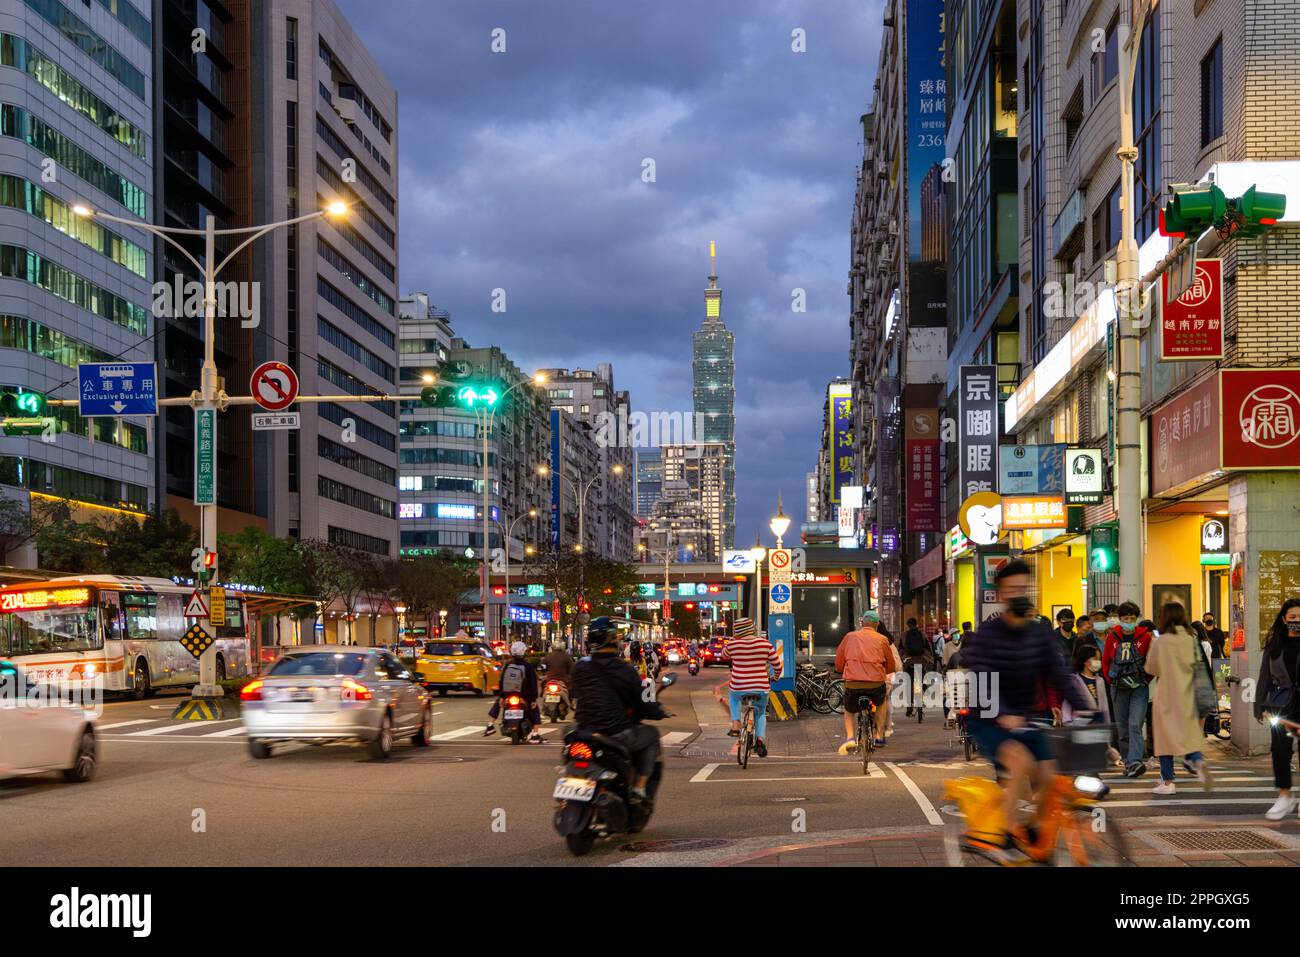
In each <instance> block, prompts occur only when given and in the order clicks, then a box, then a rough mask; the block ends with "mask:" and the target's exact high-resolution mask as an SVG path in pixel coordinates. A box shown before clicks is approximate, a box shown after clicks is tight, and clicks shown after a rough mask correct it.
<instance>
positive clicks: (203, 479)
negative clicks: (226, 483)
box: [194, 409, 217, 505]
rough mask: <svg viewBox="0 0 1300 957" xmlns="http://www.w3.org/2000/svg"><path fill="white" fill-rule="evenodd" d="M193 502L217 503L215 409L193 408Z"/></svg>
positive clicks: (200, 503)
mask: <svg viewBox="0 0 1300 957" xmlns="http://www.w3.org/2000/svg"><path fill="white" fill-rule="evenodd" d="M194 504H195V505H216V504H217V410H216V409H195V410H194Z"/></svg>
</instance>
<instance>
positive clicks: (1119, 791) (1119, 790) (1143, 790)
mask: <svg viewBox="0 0 1300 957" xmlns="http://www.w3.org/2000/svg"><path fill="white" fill-rule="evenodd" d="M1185 787H1187V788H1188V789H1189V790H1191V791H1192V792H1193V793H1196V792H1204V791H1205V789H1204V788H1202V787H1200V786H1199V785H1196V784H1187V785H1185ZM1276 790H1277V788H1275V787H1274V786H1273V785H1271V784H1269V785H1265V786H1262V787H1257V788H1221V787H1218V786H1217V784H1216V786H1215V788H1214V792H1213V793H1215V794H1218V793H1219V792H1220V791H1222V792H1224V793H1225V794H1226V793H1229V792H1233V791H1268V792H1270V793H1271V792H1273V791H1276ZM1110 793H1111V794H1151V788H1111V789H1110ZM1174 793H1175V794H1176V793H1178V792H1176V791H1175V792H1174ZM1206 793H1208V792H1206ZM1153 797H1155V798H1159V797H1160V795H1159V794H1156V795H1153ZM1107 803H1109V802H1107ZM1157 803H1160V802H1157Z"/></svg>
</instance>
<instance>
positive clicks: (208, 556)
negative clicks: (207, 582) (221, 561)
mask: <svg viewBox="0 0 1300 957" xmlns="http://www.w3.org/2000/svg"><path fill="white" fill-rule="evenodd" d="M203 567H204V568H216V567H217V553H216V552H204V553H203Z"/></svg>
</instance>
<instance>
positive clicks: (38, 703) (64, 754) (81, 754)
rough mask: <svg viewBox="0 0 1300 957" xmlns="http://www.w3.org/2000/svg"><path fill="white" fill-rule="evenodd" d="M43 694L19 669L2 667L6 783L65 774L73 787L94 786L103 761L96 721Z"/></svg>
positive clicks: (1, 755) (0, 744)
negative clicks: (82, 783) (81, 783)
mask: <svg viewBox="0 0 1300 957" xmlns="http://www.w3.org/2000/svg"><path fill="white" fill-rule="evenodd" d="M37 692H38V689H36V688H34V686H33V685H32V684H31V682H30V681H29V680H28V678H27V675H26V674H25V673H23V672H22V671H21V670H20V669H19V668H18V667H17V666H16V665H14V664H13V663H12V662H9V661H0V778H8V777H17V776H19V775H26V774H44V773H45V772H47V771H62V772H63V777H64V778H65V779H66V780H68V781H89V780H90V779H91V778H92V777H94V776H95V768H96V765H97V755H98V748H97V747H96V741H95V726H94V724H93V723H92V722H91V719H90V716H89V715H88V714H87V713H86V712H85V711H83V710H81V709H80V708H74V707H70V706H68V705H67V704H63V703H60V702H59V701H58V700H57V699H56V698H55V697H54V696H51V695H48V694H40V693H37Z"/></svg>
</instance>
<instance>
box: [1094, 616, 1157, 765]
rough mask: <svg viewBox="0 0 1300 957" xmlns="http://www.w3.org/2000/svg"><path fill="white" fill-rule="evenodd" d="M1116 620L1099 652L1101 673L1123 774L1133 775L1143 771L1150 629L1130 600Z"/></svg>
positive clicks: (1148, 699)
mask: <svg viewBox="0 0 1300 957" xmlns="http://www.w3.org/2000/svg"><path fill="white" fill-rule="evenodd" d="M1116 612H1117V613H1118V618H1119V624H1118V625H1117V626H1116V627H1114V628H1112V629H1110V631H1108V632H1107V633H1106V647H1105V650H1104V651H1103V652H1102V655H1101V673H1102V674H1103V675H1105V676H1106V683H1107V684H1108V685H1109V687H1110V696H1111V702H1112V703H1113V704H1114V706H1115V723H1116V725H1117V727H1118V730H1119V750H1120V752H1121V753H1122V754H1123V755H1124V760H1125V765H1124V776H1125V777H1127V778H1136V777H1139V776H1141V775H1143V774H1145V773H1146V770H1147V766H1146V762H1145V760H1143V759H1144V756H1145V754H1144V752H1145V746H1146V737H1145V735H1144V734H1143V725H1144V724H1145V723H1146V716H1147V704H1148V703H1149V701H1150V689H1149V682H1150V680H1151V679H1150V676H1149V675H1148V674H1147V673H1146V671H1145V670H1144V669H1143V667H1142V666H1143V663H1144V662H1145V661H1146V658H1147V654H1148V653H1149V652H1150V650H1151V638H1152V635H1151V630H1150V629H1149V628H1143V627H1141V626H1139V625H1138V616H1139V615H1141V614H1142V610H1141V609H1140V608H1138V606H1137V605H1135V604H1134V603H1133V602H1131V601H1126V602H1124V604H1122V605H1120V606H1119V607H1118V608H1117V609H1116Z"/></svg>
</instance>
